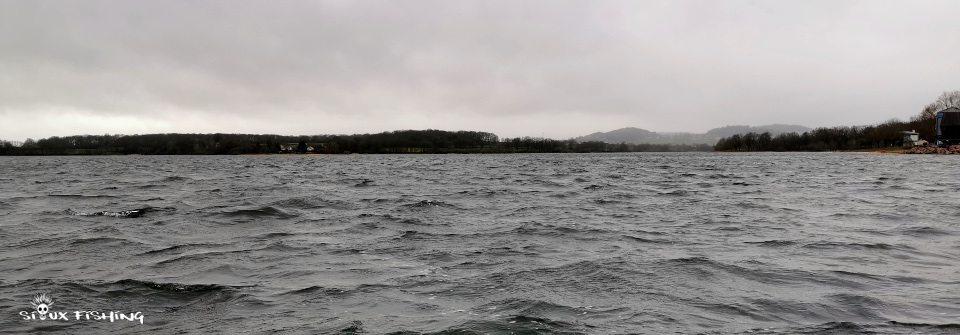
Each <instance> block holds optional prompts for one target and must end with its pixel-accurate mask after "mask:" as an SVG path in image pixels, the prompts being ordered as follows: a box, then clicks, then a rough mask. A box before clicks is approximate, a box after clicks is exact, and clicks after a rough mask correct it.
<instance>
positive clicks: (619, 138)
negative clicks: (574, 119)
mask: <svg viewBox="0 0 960 335" xmlns="http://www.w3.org/2000/svg"><path fill="white" fill-rule="evenodd" d="M656 138H657V133H655V132H652V131H649V130H645V129H640V128H634V127H627V128H620V129H617V130H612V131H608V132H605V133H604V132H596V133H593V134H590V135H587V136H580V137H577V138H576V140H577V141H578V142H587V141H599V142H607V143H621V142H626V143H649V142H645V141H650V140H654V139H656Z"/></svg>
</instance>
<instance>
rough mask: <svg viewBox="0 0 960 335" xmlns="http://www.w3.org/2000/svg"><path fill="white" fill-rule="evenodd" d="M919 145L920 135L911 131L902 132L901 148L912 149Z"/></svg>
mask: <svg viewBox="0 0 960 335" xmlns="http://www.w3.org/2000/svg"><path fill="white" fill-rule="evenodd" d="M916 145H920V133H918V132H916V131H914V130H911V131H904V132H903V146H905V147H912V146H916Z"/></svg>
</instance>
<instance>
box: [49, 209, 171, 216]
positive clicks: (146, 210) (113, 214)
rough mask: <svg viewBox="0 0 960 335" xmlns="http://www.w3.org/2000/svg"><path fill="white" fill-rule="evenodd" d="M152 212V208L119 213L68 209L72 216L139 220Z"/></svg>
mask: <svg viewBox="0 0 960 335" xmlns="http://www.w3.org/2000/svg"><path fill="white" fill-rule="evenodd" d="M152 210H153V208H151V207H146V208H141V209H132V210H126V211H118V212H111V211H100V212H77V211H74V210H72V209H67V213H68V214H70V215H78V216H110V217H118V218H138V217H141V216H143V215H144V214H146V213H147V212H150V211H152Z"/></svg>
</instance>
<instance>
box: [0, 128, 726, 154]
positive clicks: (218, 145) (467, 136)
mask: <svg viewBox="0 0 960 335" xmlns="http://www.w3.org/2000/svg"><path fill="white" fill-rule="evenodd" d="M307 148H309V149H312V150H309V151H308V150H307ZM712 149H713V148H712V147H711V146H710V145H708V144H701V145H668V144H656V145H655V144H625V143H620V144H610V143H604V142H577V141H574V140H572V139H570V140H553V139H547V138H534V137H517V138H502V139H501V138H499V137H498V136H497V135H494V134H492V133H487V132H477V131H455V132H453V131H443V130H434V129H427V130H401V131H390V132H383V133H377V134H358V135H312V136H283V135H254V134H147V135H76V136H65V137H57V136H54V137H49V138H44V139H40V140H36V141H34V140H32V139H27V140H26V141H24V142H22V143H17V142H7V141H0V155H130V154H140V155H240V154H273V153H284V152H289V153H308V152H310V153H324V154H349V153H369V154H377V153H384V154H386V153H438V154H439V153H536V152H644V151H710V150H712Z"/></svg>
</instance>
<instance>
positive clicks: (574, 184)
mask: <svg viewBox="0 0 960 335" xmlns="http://www.w3.org/2000/svg"><path fill="white" fill-rule="evenodd" d="M957 163H958V161H957V158H955V157H952V156H914V155H889V154H853V153H846V154H838V153H798V154H794V153H782V154H774V153H755V154H729V153H726V154H724V153H676V154H675V153H669V154H659V153H640V154H543V155H533V154H515V155H335V156H312V155H290V156H132V157H128V156H101V157H0V185H2V186H0V217H2V222H0V313H2V314H0V330H3V331H4V332H17V331H22V332H35V331H41V332H51V333H57V332H60V333H70V334H73V333H105V332H120V333H162V334H182V333H224V334H238V333H253V334H259V333H273V332H280V333H291V334H324V333H342V334H390V333H394V334H418V333H449V334H454V333H455V334H461V333H462V334H485V333H490V334H536V333H563V334H581V333H582V334H619V333H641V334H663V333H685V334H688V333H704V334H741V333H754V334H821V333H822V334H858V333H861V334H916V333H929V334H951V333H958V332H960V321H958V320H960V289H958V288H960V286H958V283H960V179H958V178H957V173H958V172H957V171H958V170H957V166H958V164H957ZM135 209H144V210H143V211H142V215H139V216H137V217H122V216H117V212H120V211H124V210H135ZM98 212H99V213H98ZM94 214H106V215H94ZM134 216H136V215H134ZM39 293H45V294H47V296H48V297H49V301H52V304H50V305H49V306H45V307H49V310H50V311H51V313H53V314H52V315H53V316H54V317H53V318H52V319H51V318H50V317H45V319H44V320H41V319H40V317H39V315H40V313H37V309H36V308H35V307H34V306H33V305H31V300H32V299H34V296H35V295H36V294H39ZM90 311H94V312H96V313H93V314H91V312H90ZM56 312H61V313H63V315H60V314H57V313H56ZM111 312H115V313H121V314H123V315H124V316H125V317H128V318H129V319H119V316H116V315H115V316H116V317H115V318H114V320H113V322H111V321H110V319H109V317H106V316H108V315H110V313H111ZM48 314H49V313H48ZM91 315H92V316H91ZM98 315H99V316H101V318H100V319H99V320H98V319H97V316H98ZM75 316H76V317H75ZM135 317H142V320H143V321H142V324H141V323H140V321H139V318H135ZM78 319H79V320H78ZM130 319H132V321H131V320H130Z"/></svg>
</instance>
